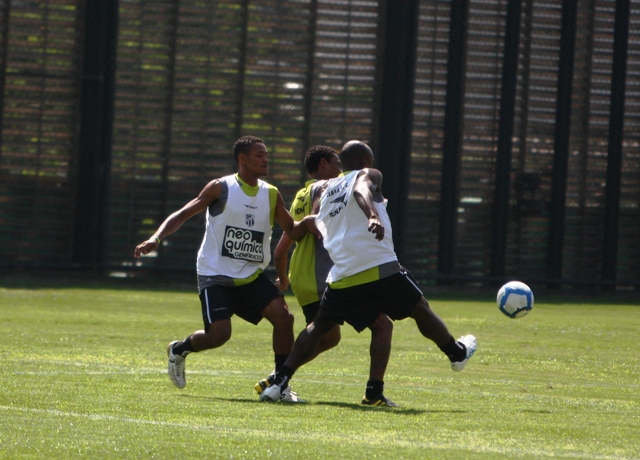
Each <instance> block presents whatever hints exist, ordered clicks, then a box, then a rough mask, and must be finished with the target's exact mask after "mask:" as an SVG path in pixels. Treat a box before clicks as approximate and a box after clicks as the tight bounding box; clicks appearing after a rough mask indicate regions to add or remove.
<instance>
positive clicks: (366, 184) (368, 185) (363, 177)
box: [353, 168, 384, 240]
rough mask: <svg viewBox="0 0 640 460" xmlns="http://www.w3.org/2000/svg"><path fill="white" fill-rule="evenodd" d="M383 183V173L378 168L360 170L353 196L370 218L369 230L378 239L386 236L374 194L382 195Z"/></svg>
mask: <svg viewBox="0 0 640 460" xmlns="http://www.w3.org/2000/svg"><path fill="white" fill-rule="evenodd" d="M381 185H382V173H381V172H380V171H378V170H377V169H373V168H367V169H363V170H362V171H360V173H359V175H358V178H357V179H356V183H355V185H354V188H353V196H354V197H355V199H356V202H357V203H358V206H360V209H362V212H364V215H365V216H367V219H369V231H370V232H371V233H373V234H374V235H375V237H376V240H382V239H383V238H384V227H383V226H382V223H381V222H380V219H379V217H378V211H377V209H376V205H375V199H374V194H376V195H380V196H382V194H381V189H380V187H381Z"/></svg>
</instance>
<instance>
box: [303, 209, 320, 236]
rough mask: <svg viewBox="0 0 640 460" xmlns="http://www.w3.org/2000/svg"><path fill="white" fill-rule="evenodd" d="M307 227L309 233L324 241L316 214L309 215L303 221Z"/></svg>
mask: <svg viewBox="0 0 640 460" xmlns="http://www.w3.org/2000/svg"><path fill="white" fill-rule="evenodd" d="M302 222H303V223H304V225H305V227H307V231H308V232H309V233H311V234H313V235H315V236H316V237H317V238H318V239H320V240H321V239H322V233H320V230H318V226H317V225H316V214H309V215H308V216H306V217H305V218H304V219H302Z"/></svg>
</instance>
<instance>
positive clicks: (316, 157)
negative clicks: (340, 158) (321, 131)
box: [304, 145, 338, 174]
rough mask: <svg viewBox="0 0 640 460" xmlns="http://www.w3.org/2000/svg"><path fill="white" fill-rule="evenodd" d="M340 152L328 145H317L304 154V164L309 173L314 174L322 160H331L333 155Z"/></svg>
mask: <svg viewBox="0 0 640 460" xmlns="http://www.w3.org/2000/svg"><path fill="white" fill-rule="evenodd" d="M337 154H338V152H336V151H335V150H333V149H332V148H331V147H327V146H326V145H316V146H314V147H311V148H310V149H309V150H307V153H306V154H305V156H304V166H305V167H306V168H307V172H308V173H309V174H313V173H314V172H316V171H317V170H318V167H319V166H320V162H321V161H322V160H323V159H325V160H327V161H331V159H332V158H333V155H337Z"/></svg>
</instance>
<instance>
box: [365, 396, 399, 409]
mask: <svg viewBox="0 0 640 460" xmlns="http://www.w3.org/2000/svg"><path fill="white" fill-rule="evenodd" d="M361 404H364V405H365V406H378V407H381V406H386V407H398V405H397V404H396V403H394V402H393V401H391V400H390V399H387V398H385V397H384V395H380V396H378V397H377V398H371V399H368V398H367V396H366V395H365V396H363V397H362V403H361Z"/></svg>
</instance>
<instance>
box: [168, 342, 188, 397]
mask: <svg viewBox="0 0 640 460" xmlns="http://www.w3.org/2000/svg"><path fill="white" fill-rule="evenodd" d="M176 343H178V340H174V341H173V342H171V343H170V344H169V345H168V346H167V357H168V358H169V365H168V366H167V373H168V374H169V378H170V379H171V381H172V382H173V384H174V385H175V386H177V387H178V388H184V387H185V386H186V385H187V379H186V377H185V375H184V361H185V359H186V358H183V357H182V356H180V355H174V354H173V346H174V345H175V344H176Z"/></svg>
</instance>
